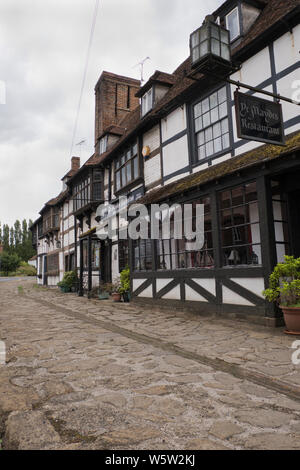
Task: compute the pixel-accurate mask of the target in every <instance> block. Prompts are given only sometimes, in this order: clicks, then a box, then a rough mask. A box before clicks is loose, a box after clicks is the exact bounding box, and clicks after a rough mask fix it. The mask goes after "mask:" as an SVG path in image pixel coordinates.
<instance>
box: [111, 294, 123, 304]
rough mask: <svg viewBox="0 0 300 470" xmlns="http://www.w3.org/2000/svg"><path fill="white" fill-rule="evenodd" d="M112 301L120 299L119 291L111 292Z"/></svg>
mask: <svg viewBox="0 0 300 470" xmlns="http://www.w3.org/2000/svg"><path fill="white" fill-rule="evenodd" d="M111 297H112V299H113V302H120V301H121V294H120V293H119V292H113V293H112V294H111Z"/></svg>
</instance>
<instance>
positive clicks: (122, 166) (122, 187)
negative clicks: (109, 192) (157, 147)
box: [114, 140, 141, 194]
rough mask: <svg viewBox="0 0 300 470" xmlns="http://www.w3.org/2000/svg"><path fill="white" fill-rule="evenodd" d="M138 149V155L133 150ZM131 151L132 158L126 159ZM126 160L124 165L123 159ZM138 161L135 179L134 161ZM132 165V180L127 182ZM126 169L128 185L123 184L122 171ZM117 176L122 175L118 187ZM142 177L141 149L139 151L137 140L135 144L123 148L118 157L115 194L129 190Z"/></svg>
mask: <svg viewBox="0 0 300 470" xmlns="http://www.w3.org/2000/svg"><path fill="white" fill-rule="evenodd" d="M135 147H136V153H134V151H133V149H134V148H135ZM129 151H130V153H131V156H130V158H128V159H126V155H128V152H129ZM123 158H124V161H123V163H122V159H123ZM135 159H137V165H138V168H137V175H136V177H134V161H135ZM129 163H130V174H131V177H132V178H131V179H130V181H128V180H127V176H128V173H127V168H126V167H127V166H129ZM124 169H125V173H124V174H125V178H126V183H125V184H122V178H123V177H122V170H124ZM117 174H119V175H120V186H119V187H117ZM140 177H141V161H140V149H139V143H138V140H136V141H135V142H134V143H131V144H129V145H127V146H126V147H123V150H122V152H121V153H120V154H119V155H118V157H117V158H116V159H115V160H114V193H115V194H118V193H120V192H122V191H124V190H125V189H128V188H129V187H130V186H131V185H133V184H135V183H136V182H137V181H138V180H139V179H140Z"/></svg>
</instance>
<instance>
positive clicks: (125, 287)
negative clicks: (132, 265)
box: [120, 266, 130, 293]
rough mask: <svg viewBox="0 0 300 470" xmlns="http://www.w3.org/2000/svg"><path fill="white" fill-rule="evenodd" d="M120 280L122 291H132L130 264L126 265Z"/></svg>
mask: <svg viewBox="0 0 300 470" xmlns="http://www.w3.org/2000/svg"><path fill="white" fill-rule="evenodd" d="M120 282H121V289H120V291H121V293H124V292H129V291H130V269H129V266H126V268H125V269H123V271H122V272H121V274H120Z"/></svg>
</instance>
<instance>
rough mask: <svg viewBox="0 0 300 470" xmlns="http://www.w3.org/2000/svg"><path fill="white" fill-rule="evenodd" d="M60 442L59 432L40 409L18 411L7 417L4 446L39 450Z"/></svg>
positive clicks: (11, 448)
mask: <svg viewBox="0 0 300 470" xmlns="http://www.w3.org/2000/svg"><path fill="white" fill-rule="evenodd" d="M59 442H60V437H59V434H58V433H57V432H56V431H55V429H54V428H53V426H52V425H51V424H50V423H49V421H48V420H47V418H46V417H45V415H44V414H43V413H42V412H40V411H27V412H26V411H25V412H19V411H16V412H13V413H11V414H10V415H9V417H8V419H7V422H6V431H5V435H4V446H5V448H6V449H8V450H9V449H10V450H37V449H41V448H43V447H44V446H46V445H49V443H52V444H53V443H54V444H58V443H59Z"/></svg>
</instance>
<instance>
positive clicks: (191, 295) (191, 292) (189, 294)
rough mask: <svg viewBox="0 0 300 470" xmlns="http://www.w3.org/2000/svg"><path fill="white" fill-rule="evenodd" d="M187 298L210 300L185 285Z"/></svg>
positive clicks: (191, 299)
mask: <svg viewBox="0 0 300 470" xmlns="http://www.w3.org/2000/svg"><path fill="white" fill-rule="evenodd" d="M185 300H188V301H191V302H208V301H207V299H205V298H204V297H203V296H202V295H200V294H198V292H196V291H194V289H192V288H191V287H190V286H187V285H186V286H185Z"/></svg>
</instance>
